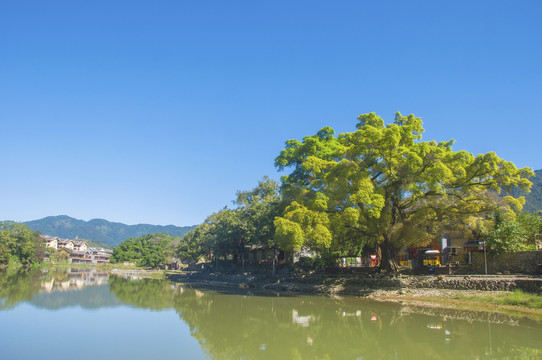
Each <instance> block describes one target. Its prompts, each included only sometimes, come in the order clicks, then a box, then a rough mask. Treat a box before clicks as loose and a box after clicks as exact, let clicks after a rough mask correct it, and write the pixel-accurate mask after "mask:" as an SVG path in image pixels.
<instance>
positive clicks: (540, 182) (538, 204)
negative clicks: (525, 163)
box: [504, 170, 542, 213]
mask: <svg viewBox="0 0 542 360" xmlns="http://www.w3.org/2000/svg"><path fill="white" fill-rule="evenodd" d="M529 180H531V182H532V183H533V186H532V187H531V192H530V193H528V194H525V193H524V192H523V191H521V190H520V189H513V190H512V191H511V192H510V195H512V196H514V197H518V196H525V206H523V210H525V211H527V212H530V213H532V212H535V211H540V210H542V170H536V171H535V176H534V177H532V178H530V179H529ZM504 195H507V194H504Z"/></svg>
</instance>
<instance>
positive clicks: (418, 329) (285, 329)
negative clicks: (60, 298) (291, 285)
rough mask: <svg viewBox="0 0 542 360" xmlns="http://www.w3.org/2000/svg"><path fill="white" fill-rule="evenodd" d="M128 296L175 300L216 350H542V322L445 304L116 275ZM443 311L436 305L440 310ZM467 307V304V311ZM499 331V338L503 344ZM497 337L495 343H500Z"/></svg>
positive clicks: (290, 353)
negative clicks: (234, 289) (493, 319)
mask: <svg viewBox="0 0 542 360" xmlns="http://www.w3.org/2000/svg"><path fill="white" fill-rule="evenodd" d="M110 286H111V291H112V292H113V293H115V294H116V295H117V296H119V298H121V300H122V301H123V302H125V303H131V304H133V305H135V306H138V307H144V308H149V309H165V308H174V309H175V310H176V311H177V313H178V314H179V317H180V318H181V319H182V320H183V321H184V322H186V323H187V324H188V325H189V327H190V330H191V334H192V336H193V337H194V338H196V339H197V340H198V341H199V343H200V345H201V347H202V349H203V350H204V351H205V353H206V354H207V355H208V356H209V357H210V358H216V359H272V358H288V359H305V358H307V359H358V358H360V359H361V358H363V359H375V358H385V359H390V358H391V359H394V358H396V357H397V358H399V359H411V358H412V359H414V358H416V359H418V358H420V357H423V358H427V357H433V358H440V359H456V358H480V357H486V356H487V355H490V358H492V357H498V358H499V357H511V358H517V357H519V358H521V357H529V356H535V355H536V356H538V355H540V354H542V351H541V348H542V344H541V343H540V340H539V339H540V338H541V336H542V328H541V327H540V325H539V324H537V323H534V322H529V321H519V320H517V319H512V318H508V317H506V316H502V317H501V318H500V319H499V321H504V322H505V323H494V324H492V325H491V328H490V329H489V332H488V324H489V322H487V321H483V320H485V319H483V318H480V317H479V316H478V318H477V317H476V316H475V315H472V313H471V315H470V316H465V315H463V318H458V317H457V316H456V315H457V314H459V313H457V312H448V311H445V310H440V314H435V313H434V314H432V315H425V314H423V311H424V310H423V309H421V312H420V313H416V311H415V310H416V309H415V308H405V307H402V306H400V305H390V304H382V303H375V302H367V301H361V300H359V299H356V298H345V299H330V298H322V297H314V296H296V297H277V296H276V295H275V294H268V296H262V294H257V295H254V294H250V293H245V294H227V293H226V294H224V293H223V294H219V293H216V292H212V291H205V290H202V289H192V288H190V287H186V286H183V285H179V284H172V283H167V282H160V281H156V280H140V281H136V282H132V281H128V280H124V279H121V278H111V279H110ZM434 312H435V311H434ZM463 313H464V312H463ZM495 339H499V340H498V342H499V344H500V345H499V346H498V347H495V346H494V344H495V343H496V342H495ZM492 342H493V346H492Z"/></svg>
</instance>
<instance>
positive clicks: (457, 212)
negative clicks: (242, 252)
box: [275, 113, 533, 267]
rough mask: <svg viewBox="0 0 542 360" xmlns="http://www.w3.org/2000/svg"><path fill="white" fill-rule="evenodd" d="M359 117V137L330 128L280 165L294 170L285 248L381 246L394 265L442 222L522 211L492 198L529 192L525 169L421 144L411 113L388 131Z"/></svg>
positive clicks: (286, 180)
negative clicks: (398, 256)
mask: <svg viewBox="0 0 542 360" xmlns="http://www.w3.org/2000/svg"><path fill="white" fill-rule="evenodd" d="M358 119H359V123H358V124H357V131H355V132H351V133H345V134H340V135H338V136H335V133H334V131H333V130H332V129H331V128H329V127H326V128H323V129H322V130H320V131H319V132H318V133H317V134H316V135H313V136H307V137H305V138H303V141H302V142H300V141H298V140H289V141H287V142H286V148H285V149H284V150H282V151H281V153H280V155H279V156H278V157H277V158H276V160H275V165H276V166H277V168H278V169H279V170H284V169H286V168H291V169H292V172H291V173H290V174H289V175H288V176H285V177H283V194H284V196H285V198H286V200H287V201H289V202H290V203H291V205H290V206H289V207H288V208H286V211H285V212H284V214H283V215H282V216H281V217H279V218H277V219H276V220H275V225H276V227H277V231H276V234H277V236H278V238H277V240H278V241H280V242H281V243H283V244H290V245H292V246H294V247H299V246H301V245H309V246H312V247H318V248H329V249H331V250H332V251H339V252H342V253H345V254H355V253H359V252H360V251H361V249H362V248H363V246H365V245H370V246H375V245H378V246H380V248H381V250H382V257H383V259H382V263H383V264H384V266H385V267H392V266H393V259H394V258H395V256H396V254H397V251H398V250H399V249H400V248H401V247H402V246H410V245H417V244H420V243H422V242H425V241H427V239H430V238H432V237H435V236H437V234H438V231H439V230H440V226H441V225H443V224H451V223H453V224H460V223H466V222H467V221H468V220H469V218H470V217H476V216H478V215H479V214H481V213H484V212H488V211H493V210H495V209H499V208H510V207H511V206H514V207H521V205H522V201H521V199H515V198H513V197H509V198H507V199H506V200H503V199H501V198H499V197H497V196H495V193H497V192H500V190H501V189H502V188H504V189H511V188H512V187H520V188H522V189H523V190H525V191H528V189H529V187H530V185H531V183H530V182H529V180H527V178H528V177H529V176H532V174H533V173H532V171H531V170H530V169H529V168H523V169H517V168H516V167H515V166H514V164H512V163H511V162H507V161H504V160H502V159H500V158H499V157H498V156H497V155H496V154H495V153H487V154H481V155H478V156H474V155H472V154H470V153H468V152H466V151H453V150H452V145H453V143H454V141H453V140H451V141H448V142H440V143H437V142H435V141H421V139H422V133H423V132H424V129H423V127H422V121H421V119H420V118H417V117H415V116H414V115H409V116H402V115H401V114H400V113H397V115H396V117H395V121H394V122H393V123H391V124H387V125H385V124H384V121H383V120H382V119H381V118H380V117H378V116H376V115H375V114H374V113H370V114H364V115H361V116H359V118H358ZM294 223H295V224H297V225H298V226H299V228H300V229H301V230H302V232H303V236H302V237H303V241H302V242H300V240H299V239H300V234H299V229H298V228H296V227H295V225H293V224H294Z"/></svg>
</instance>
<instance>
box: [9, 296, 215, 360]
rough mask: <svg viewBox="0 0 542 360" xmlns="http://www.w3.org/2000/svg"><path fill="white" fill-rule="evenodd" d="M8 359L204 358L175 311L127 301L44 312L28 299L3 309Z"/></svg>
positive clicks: (147, 359)
mask: <svg viewBox="0 0 542 360" xmlns="http://www.w3.org/2000/svg"><path fill="white" fill-rule="evenodd" d="M0 349H1V350H0V351H1V356H0V357H1V358H2V359H6V360H8V359H13V360H24V359H44V360H47V359H58V360H60V359H81V360H86V359H89V360H100V359H104V360H105V359H131V360H132V359H133V360H137V359H145V360H149V359H160V360H161V359H204V358H205V356H204V355H203V354H202V353H201V347H200V345H199V344H198V342H197V341H196V340H195V339H194V338H192V337H191V336H190V331H189V329H188V326H187V325H186V324H185V323H183V322H181V321H179V316H178V315H177V314H176V313H175V311H174V310H165V311H150V310H145V309H135V308H133V307H128V306H121V307H116V308H102V309H99V310H84V309H82V308H73V307H70V308H64V309H61V310H57V311H44V310H42V309H38V308H35V307H34V306H32V305H30V304H28V303H23V304H21V305H19V306H18V307H16V308H15V309H12V310H8V311H2V312H0Z"/></svg>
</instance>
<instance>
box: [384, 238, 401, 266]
mask: <svg viewBox="0 0 542 360" xmlns="http://www.w3.org/2000/svg"><path fill="white" fill-rule="evenodd" d="M380 251H381V253H382V257H381V259H380V270H384V271H389V272H397V270H399V267H398V266H397V262H396V261H395V257H396V256H397V248H396V247H395V246H394V245H393V244H392V242H391V240H389V239H386V240H384V242H383V243H382V244H381V245H380Z"/></svg>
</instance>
